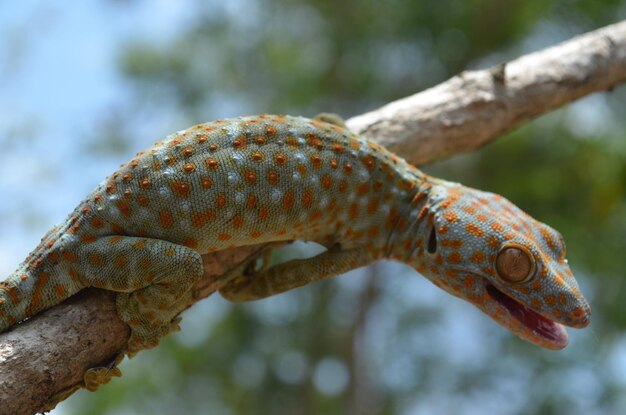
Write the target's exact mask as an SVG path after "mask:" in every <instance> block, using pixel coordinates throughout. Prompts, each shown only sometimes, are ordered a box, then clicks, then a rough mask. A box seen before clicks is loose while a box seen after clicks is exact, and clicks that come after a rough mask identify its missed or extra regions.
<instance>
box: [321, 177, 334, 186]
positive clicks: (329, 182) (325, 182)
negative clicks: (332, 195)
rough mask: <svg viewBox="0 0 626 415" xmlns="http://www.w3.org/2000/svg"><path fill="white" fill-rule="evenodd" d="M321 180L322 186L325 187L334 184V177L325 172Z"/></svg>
mask: <svg viewBox="0 0 626 415" xmlns="http://www.w3.org/2000/svg"><path fill="white" fill-rule="evenodd" d="M320 182H321V184H322V187H323V188H324V189H330V187H331V186H332V184H333V179H331V177H330V176H329V175H327V174H325V175H324V176H322V179H321V181H320Z"/></svg>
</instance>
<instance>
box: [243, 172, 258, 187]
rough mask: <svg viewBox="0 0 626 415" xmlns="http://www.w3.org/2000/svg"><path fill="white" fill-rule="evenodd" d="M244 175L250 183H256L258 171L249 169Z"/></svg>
mask: <svg viewBox="0 0 626 415" xmlns="http://www.w3.org/2000/svg"><path fill="white" fill-rule="evenodd" d="M244 176H245V178H246V181H247V182H248V183H250V184H253V183H256V173H255V172H253V171H250V170H249V171H247V172H246V173H245V174H244Z"/></svg>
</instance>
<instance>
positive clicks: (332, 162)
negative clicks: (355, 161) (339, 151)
mask: <svg viewBox="0 0 626 415" xmlns="http://www.w3.org/2000/svg"><path fill="white" fill-rule="evenodd" d="M330 167H331V168H333V169H336V168H337V167H339V162H338V161H337V159H330Z"/></svg>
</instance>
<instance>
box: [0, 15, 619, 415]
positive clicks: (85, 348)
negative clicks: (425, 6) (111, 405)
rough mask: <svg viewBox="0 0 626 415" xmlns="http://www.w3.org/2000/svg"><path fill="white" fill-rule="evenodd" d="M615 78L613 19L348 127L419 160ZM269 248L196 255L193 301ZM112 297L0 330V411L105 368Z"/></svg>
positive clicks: (91, 295)
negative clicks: (201, 270)
mask: <svg viewBox="0 0 626 415" xmlns="http://www.w3.org/2000/svg"><path fill="white" fill-rule="evenodd" d="M624 81H626V22H621V23H618V24H614V25H611V26H607V27H605V28H602V29H600V30H597V31H594V32H590V33H587V34H585V35H583V36H579V37H577V38H574V39H571V40H569V41H567V42H564V43H562V44H560V45H558V46H555V47H552V48H549V49H546V50H543V51H541V52H538V53H533V54H530V55H526V56H523V57H521V58H519V59H517V60H515V61H512V62H509V63H507V64H505V65H499V66H496V67H494V68H490V69H486V70H481V71H472V72H464V73H462V74H460V75H459V76H456V77H454V78H452V79H450V80H448V81H446V82H444V83H442V84H440V85H438V86H435V87H433V88H431V89H428V90H426V91H424V92H421V93H419V94H416V95H413V96H410V97H408V98H404V99H401V100H399V101H395V102H392V103H390V104H388V105H386V106H384V107H382V108H380V109H378V110H375V111H372V112H369V113H367V114H364V115H361V116H357V117H354V118H352V119H349V120H348V121H347V125H348V127H349V128H350V129H352V130H353V131H355V132H359V133H361V134H364V135H366V136H369V137H371V138H373V139H375V140H377V141H378V142H380V143H381V144H383V145H384V146H386V147H388V148H389V149H390V150H392V151H394V152H396V153H398V154H399V155H401V156H403V157H405V158H406V159H408V160H409V161H411V162H412V163H413V164H416V165H420V164H423V163H426V162H429V161H433V160H436V159H440V158H444V157H447V156H449V155H451V154H456V153H461V152H467V151H471V150H475V149H477V148H480V147H481V146H483V145H484V144H486V143H487V142H489V141H491V140H494V139H495V138H497V137H498V136H499V135H501V134H502V133H504V132H506V131H510V130H512V129H514V128H516V127H518V126H520V125H522V124H524V123H526V122H528V121H530V120H532V119H533V118H535V117H537V116H539V115H541V114H544V113H547V112H549V111H551V110H553V109H556V108H558V107H560V106H562V105H564V104H566V103H568V102H572V101H574V100H576V99H578V98H580V97H582V96H584V95H587V94H590V93H593V92H596V91H605V90H610V89H612V88H614V87H615V86H617V85H619V84H620V83H622V82H624ZM275 247H276V245H257V246H250V247H243V248H236V249H229V250H226V251H221V252H217V253H213V254H209V255H204V256H203V259H204V262H205V274H204V278H203V279H202V280H201V281H200V282H199V283H198V284H197V285H196V287H195V292H194V294H195V295H194V301H193V302H196V301H198V300H200V299H201V298H204V297H206V296H208V295H210V294H211V293H213V292H215V291H216V290H217V289H218V288H219V286H220V282H219V279H218V277H219V276H220V275H222V274H224V273H225V272H226V271H228V270H229V269H232V268H233V267H235V266H237V265H238V264H240V263H242V262H244V261H246V262H247V261H250V260H251V259H253V258H255V257H256V256H258V255H259V254H260V253H261V252H262V251H266V250H268V249H272V248H275ZM114 298H115V296H114V295H113V294H111V293H106V292H102V291H99V290H92V289H90V290H85V291H83V292H81V293H80V294H79V295H77V296H74V297H73V298H71V299H70V300H68V301H66V302H64V303H63V304H60V305H58V306H56V307H53V308H51V309H49V310H47V311H45V312H43V313H41V314H40V315H38V316H36V317H34V318H32V319H30V320H28V321H27V322H25V323H22V324H19V325H18V326H16V327H14V328H13V329H12V330H11V331H8V332H5V333H2V334H0V402H1V404H0V414H18V415H19V414H31V413H34V412H37V411H41V410H42V409H43V408H44V405H45V403H46V402H47V401H48V400H49V399H50V397H51V396H53V395H55V394H57V393H58V392H60V391H62V390H65V389H68V388H71V387H72V386H74V385H77V384H78V383H80V382H81V380H82V375H83V373H84V372H85V370H86V369H88V368H90V367H95V366H102V365H106V364H107V363H108V362H109V361H110V360H111V359H112V358H113V357H114V356H115V355H116V354H118V353H119V352H120V351H121V350H122V349H123V347H124V345H125V343H126V341H127V339H128V335H129V330H128V327H127V326H126V325H125V324H124V323H123V322H122V321H121V320H119V318H118V317H117V315H116V313H115V307H114ZM189 305H191V304H189Z"/></svg>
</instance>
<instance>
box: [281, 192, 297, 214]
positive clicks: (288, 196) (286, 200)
mask: <svg viewBox="0 0 626 415" xmlns="http://www.w3.org/2000/svg"><path fill="white" fill-rule="evenodd" d="M294 202H295V198H294V195H293V191H291V190H287V191H286V192H285V195H284V196H283V208H284V209H285V210H291V209H292V208H293V204H294Z"/></svg>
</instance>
